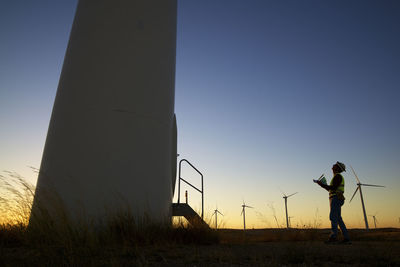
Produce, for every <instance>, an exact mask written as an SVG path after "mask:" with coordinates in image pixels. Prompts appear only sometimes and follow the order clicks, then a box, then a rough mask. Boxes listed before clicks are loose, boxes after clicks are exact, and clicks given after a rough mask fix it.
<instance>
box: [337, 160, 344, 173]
mask: <svg viewBox="0 0 400 267" xmlns="http://www.w3.org/2000/svg"><path fill="white" fill-rule="evenodd" d="M336 165H338V166H339V168H340V169H341V170H342V171H343V172H345V171H346V165H344V163H342V162H339V161H336Z"/></svg>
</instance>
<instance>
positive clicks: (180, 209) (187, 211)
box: [172, 203, 210, 228]
mask: <svg viewBox="0 0 400 267" xmlns="http://www.w3.org/2000/svg"><path fill="white" fill-rule="evenodd" d="M172 216H183V217H185V218H186V220H188V222H189V223H190V224H191V225H193V226H200V227H206V228H210V227H209V226H208V224H207V223H206V222H205V221H204V220H203V219H202V218H201V217H200V216H199V215H198V214H197V212H195V211H194V210H193V209H192V207H190V206H189V205H188V204H186V203H172Z"/></svg>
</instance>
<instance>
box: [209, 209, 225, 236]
mask: <svg viewBox="0 0 400 267" xmlns="http://www.w3.org/2000/svg"><path fill="white" fill-rule="evenodd" d="M218 213H219V214H221V215H222V216H224V214H222V213H221V212H219V210H218V207H217V208H216V209H215V210H214V213H213V215H212V216H214V215H215V230H217V229H218V219H217V215H218ZM212 216H211V217H212Z"/></svg>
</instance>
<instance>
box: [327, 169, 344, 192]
mask: <svg viewBox="0 0 400 267" xmlns="http://www.w3.org/2000/svg"><path fill="white" fill-rule="evenodd" d="M336 175H338V176H340V178H342V182H341V183H340V185H339V187H338V188H337V189H336V190H329V198H331V197H333V196H336V195H337V194H338V193H339V194H342V195H343V194H344V178H343V176H342V175H341V174H340V173H337V174H336ZM336 175H335V176H336ZM335 176H334V177H335ZM330 185H331V186H332V185H333V178H332V180H331V183H330Z"/></svg>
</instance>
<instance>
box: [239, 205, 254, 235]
mask: <svg viewBox="0 0 400 267" xmlns="http://www.w3.org/2000/svg"><path fill="white" fill-rule="evenodd" d="M246 208H251V209H252V208H253V207H250V206H247V205H246V204H244V201H243V205H242V212H241V213H240V215H242V214H243V231H246Z"/></svg>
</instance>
